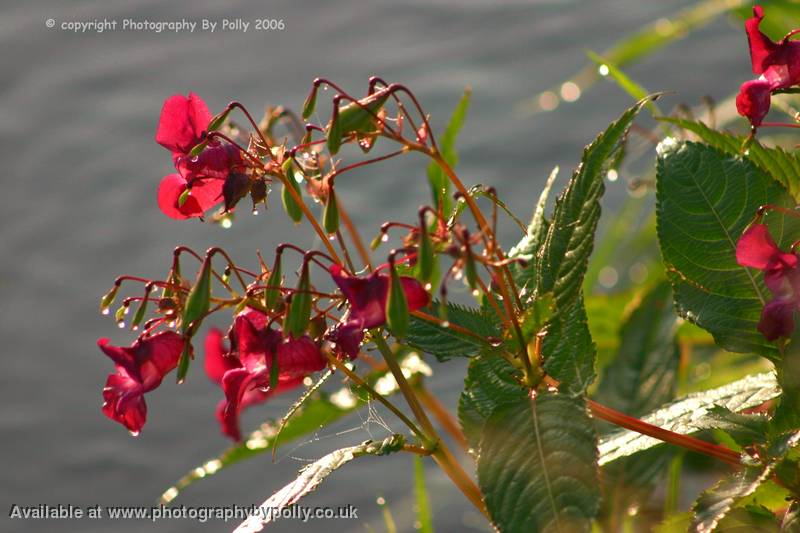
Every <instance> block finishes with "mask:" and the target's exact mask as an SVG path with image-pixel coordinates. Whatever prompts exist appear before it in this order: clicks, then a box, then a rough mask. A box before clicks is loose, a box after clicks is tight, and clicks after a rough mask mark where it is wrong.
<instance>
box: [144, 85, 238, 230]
mask: <svg viewBox="0 0 800 533" xmlns="http://www.w3.org/2000/svg"><path fill="white" fill-rule="evenodd" d="M212 118H213V117H212V116H211V112H210V111H209V110H208V107H207V106H206V103H205V102H204V101H203V99H202V98H200V97H199V96H197V95H196V94H194V93H191V92H190V93H189V95H188V96H183V95H180V94H175V95H172V96H170V97H169V98H167V100H166V101H165V102H164V106H163V107H162V109H161V116H160V118H159V121H158V129H157V131H156V142H158V144H160V145H161V146H163V147H164V148H166V149H167V150H170V151H171V152H172V160H173V163H174V164H175V168H176V169H177V170H178V173H177V174H169V175H167V176H165V177H164V178H163V179H162V180H161V185H160V186H159V189H158V206H159V207H160V208H161V211H163V212H164V214H165V215H167V216H168V217H170V218H175V219H186V218H191V217H199V216H203V214H204V213H205V212H206V211H208V210H209V209H211V208H212V207H214V206H215V205H216V204H218V203H220V202H221V201H222V200H223V196H222V187H223V184H224V183H225V180H226V179H227V177H228V175H229V174H230V173H231V172H232V171H233V170H234V169H235V168H237V167H239V166H242V165H243V160H242V157H241V154H240V151H239V149H238V148H236V147H235V146H233V145H231V144H228V143H222V142H220V141H218V140H214V139H212V140H210V141H208V144H207V146H206V148H205V149H204V150H203V151H202V152H201V153H200V154H199V155H196V156H190V155H189V154H190V152H191V151H192V149H193V148H194V147H195V146H197V145H198V144H200V143H201V142H203V141H204V140H205V138H206V128H207V127H208V124H209V122H210V121H211V119H212ZM187 188H191V192H190V193H189V195H188V196H183V195H184V192H185V191H186V189H187ZM182 199H183V201H181V200H182Z"/></svg>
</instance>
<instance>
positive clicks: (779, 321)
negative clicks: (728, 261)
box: [736, 223, 800, 341]
mask: <svg viewBox="0 0 800 533" xmlns="http://www.w3.org/2000/svg"><path fill="white" fill-rule="evenodd" d="M736 261H737V262H738V263H739V264H740V265H742V266H745V267H752V268H757V269H758V270H761V271H763V272H764V283H765V284H766V285H767V288H769V290H770V292H771V293H772V296H773V299H772V300H771V301H770V302H768V303H767V304H766V305H765V306H764V310H763V311H762V313H761V320H760V321H759V323H758V331H760V332H761V334H762V335H764V337H766V339H767V340H770V341H774V340H775V339H778V338H780V337H789V336H791V334H792V331H793V330H794V311H795V309H798V308H800V269H798V261H797V256H796V255H795V254H794V253H786V252H784V251H782V250H781V249H780V248H778V245H777V244H775V241H773V240H772V237H771V236H770V234H769V230H768V228H767V226H766V225H765V224H760V223H759V224H753V225H752V226H750V228H748V229H747V231H745V232H744V233H743V234H742V236H741V237H740V238H739V243H738V244H737V246H736Z"/></svg>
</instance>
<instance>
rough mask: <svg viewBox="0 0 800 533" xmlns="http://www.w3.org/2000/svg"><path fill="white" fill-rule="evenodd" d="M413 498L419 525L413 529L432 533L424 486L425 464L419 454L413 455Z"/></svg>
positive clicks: (429, 505)
mask: <svg viewBox="0 0 800 533" xmlns="http://www.w3.org/2000/svg"><path fill="white" fill-rule="evenodd" d="M414 498H415V499H416V502H417V506H416V514H417V522H419V527H418V528H415V529H417V530H418V531H419V532H420V533H433V520H432V518H431V504H430V502H429V501H428V489H427V488H426V487H425V464H424V463H423V462H422V457H420V456H419V455H414Z"/></svg>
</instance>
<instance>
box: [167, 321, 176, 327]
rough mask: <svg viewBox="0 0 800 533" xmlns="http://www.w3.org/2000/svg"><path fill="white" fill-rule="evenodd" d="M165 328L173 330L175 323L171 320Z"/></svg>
mask: <svg viewBox="0 0 800 533" xmlns="http://www.w3.org/2000/svg"><path fill="white" fill-rule="evenodd" d="M167 326H169V327H171V328H174V327H175V321H174V320H173V321H172V322H170V323H169V324H167Z"/></svg>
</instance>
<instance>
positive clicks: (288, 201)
mask: <svg viewBox="0 0 800 533" xmlns="http://www.w3.org/2000/svg"><path fill="white" fill-rule="evenodd" d="M283 169H284V171H285V172H286V181H287V183H288V185H287V184H284V185H283V190H282V191H281V200H282V201H283V208H284V210H286V214H287V215H289V218H291V219H292V221H293V222H294V223H295V224H299V223H300V221H301V220H302V219H303V210H302V209H301V208H300V206H299V205H298V204H297V202H296V201H295V199H294V195H293V194H292V192H291V191H290V190H289V187H292V188H293V189H294V190H295V191H296V192H297V195H298V196H300V194H301V191H300V184H299V183H297V180H296V179H295V178H294V166H293V165H292V160H291V159H287V160H286V162H285V163H284V164H283Z"/></svg>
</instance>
